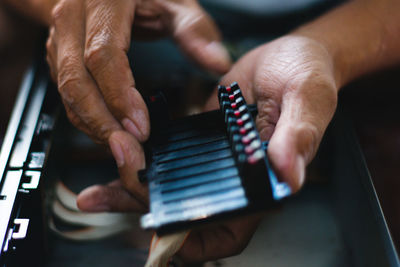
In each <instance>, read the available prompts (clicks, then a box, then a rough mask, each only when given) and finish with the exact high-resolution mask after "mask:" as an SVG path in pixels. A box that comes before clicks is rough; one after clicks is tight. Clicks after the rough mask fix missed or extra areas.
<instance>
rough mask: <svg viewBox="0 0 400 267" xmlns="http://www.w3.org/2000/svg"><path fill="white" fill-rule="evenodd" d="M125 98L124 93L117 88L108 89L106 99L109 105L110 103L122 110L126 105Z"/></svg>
mask: <svg viewBox="0 0 400 267" xmlns="http://www.w3.org/2000/svg"><path fill="white" fill-rule="evenodd" d="M124 100H125V99H124V98H123V97H122V95H121V94H120V93H118V92H116V91H115V90H108V92H107V93H106V94H105V101H106V102H107V104H108V105H110V106H111V107H112V108H113V109H117V110H121V109H123V107H124V105H125V101H124Z"/></svg>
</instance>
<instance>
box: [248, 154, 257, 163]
mask: <svg viewBox="0 0 400 267" xmlns="http://www.w3.org/2000/svg"><path fill="white" fill-rule="evenodd" d="M257 161H258V158H256V157H252V156H250V157H249V158H248V160H247V162H248V163H250V164H256V163H257Z"/></svg>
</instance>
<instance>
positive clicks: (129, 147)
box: [108, 131, 148, 203]
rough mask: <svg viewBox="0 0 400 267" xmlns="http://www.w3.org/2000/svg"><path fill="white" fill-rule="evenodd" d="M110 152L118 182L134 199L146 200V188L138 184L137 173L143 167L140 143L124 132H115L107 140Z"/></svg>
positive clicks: (143, 201)
mask: <svg viewBox="0 0 400 267" xmlns="http://www.w3.org/2000/svg"><path fill="white" fill-rule="evenodd" d="M108 143H109V146H110V148H111V152H112V154H113V156H114V158H115V161H116V162H117V165H118V171H119V175H120V180H121V183H122V185H123V186H124V188H126V189H127V190H128V191H129V192H130V193H131V194H132V195H133V196H134V197H135V198H136V199H138V200H139V201H141V202H142V203H146V202H147V200H148V192H147V187H146V186H144V185H143V184H141V183H140V182H139V179H138V174H137V173H138V171H139V170H141V169H143V168H144V167H145V159H144V152H143V149H142V146H141V145H140V143H139V142H138V141H137V140H136V139H135V138H134V137H133V136H132V135H131V134H129V133H127V132H125V131H115V132H113V133H112V134H111V135H110V137H109V139H108Z"/></svg>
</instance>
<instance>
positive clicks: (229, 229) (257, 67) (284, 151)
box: [78, 35, 337, 262]
mask: <svg viewBox="0 0 400 267" xmlns="http://www.w3.org/2000/svg"><path fill="white" fill-rule="evenodd" d="M233 81H237V82H238V83H239V85H240V86H241V88H242V90H243V91H244V95H245V97H246V100H247V101H248V102H249V103H251V102H256V103H257V106H258V110H259V115H258V117H257V118H256V123H257V127H258V130H259V131H260V133H261V137H262V139H263V140H268V139H270V144H269V149H268V156H269V158H270V160H271V162H272V164H273V166H274V168H275V170H276V171H277V173H278V175H279V176H280V177H281V179H282V180H283V181H286V182H288V183H289V184H290V186H291V187H292V189H293V191H294V192H296V191H298V190H299V189H300V187H301V185H302V184H303V182H304V177H305V166H306V165H307V164H308V163H309V162H310V160H311V159H312V158H313V157H314V154H315V152H316V150H317V148H318V145H319V143H320V140H321V138H322V135H323V133H324V131H325V129H326V127H327V125H328V123H329V121H330V120H331V118H332V116H333V113H334V110H335V107H336V101H337V87H336V85H335V79H334V74H333V69H332V65H331V59H330V57H329V55H328V53H327V52H326V50H325V49H324V48H323V47H322V46H321V45H320V44H318V43H317V42H315V41H313V40H311V39H308V38H305V37H300V36H294V35H293V36H286V37H283V38H280V39H277V40H275V41H273V42H271V43H268V44H265V45H262V46H260V47H258V48H256V49H254V50H252V51H250V52H249V53H247V54H246V55H245V56H244V57H243V58H241V59H240V60H239V61H238V62H237V63H236V64H235V65H234V66H233V68H232V69H231V70H230V71H229V72H228V73H227V74H226V75H225V76H224V77H223V78H222V80H221V83H222V84H225V85H228V84H230V83H231V82H233ZM217 107H218V104H217V96H216V93H215V95H214V96H212V97H211V98H210V101H209V102H208V104H207V107H206V108H207V109H215V108H217ZM115 134H119V135H121V137H120V138H121V139H122V138H124V137H123V136H124V135H126V134H125V133H123V132H120V133H115ZM125 138H127V137H126V136H125ZM130 148H132V150H131V151H129V150H126V151H124V153H125V156H126V158H129V162H130V164H129V162H128V164H124V165H120V169H119V170H120V174H121V175H122V176H124V175H127V176H128V177H134V180H137V175H136V171H137V170H138V169H140V168H141V167H143V166H144V160H143V155H142V151H141V148H140V146H135V145H133V144H132V146H130ZM138 155H141V156H138ZM137 188H141V189H140V190H138V191H140V193H139V192H136V193H134V195H130V194H129V193H127V192H126V191H125V190H124V189H122V188H119V189H116V188H115V187H114V188H113V189H112V190H113V193H112V194H110V193H109V190H110V188H109V187H107V186H95V187H92V188H88V189H86V190H85V191H83V192H82V193H81V194H80V196H79V198H78V204H79V207H80V208H81V209H83V210H87V211H91V210H98V207H103V208H104V207H107V210H121V209H120V208H119V207H124V206H126V205H125V204H122V203H121V202H122V199H126V200H127V201H129V202H132V201H133V200H134V199H135V200H137V202H135V203H132V204H130V205H129V207H130V208H131V210H134V211H140V212H142V211H144V210H145V209H146V205H145V204H144V205H143V206H142V207H141V208H138V209H136V207H138V206H139V204H138V202H139V200H138V199H139V198H142V199H143V203H144V202H145V198H146V197H145V195H146V188H144V187H141V186H140V187H139V186H138V187H137ZM117 190H121V192H119V193H117ZM129 195H130V196H131V197H130V198H129ZM117 196H118V197H117ZM120 196H124V197H122V198H121V197H120ZM139 196H140V197H139ZM88 203H90V205H88ZM122 210H124V209H122ZM261 219H262V214H256V215H252V216H247V217H243V218H237V219H235V220H231V221H229V222H225V223H219V224H215V225H211V226H207V227H206V228H203V229H199V230H195V231H193V232H191V234H190V235H189V237H188V239H187V240H186V242H185V244H184V246H183V247H182V248H181V250H180V251H179V252H178V256H180V257H181V258H182V259H183V260H184V261H186V262H202V261H207V260H213V259H218V258H222V257H227V256H231V255H235V254H238V253H240V252H241V251H242V250H243V249H244V248H245V247H246V245H247V243H248V242H249V240H250V238H251V236H252V235H253V234H254V232H255V230H256V228H257V225H258V224H259V222H260V221H261ZM220 244H224V246H220Z"/></svg>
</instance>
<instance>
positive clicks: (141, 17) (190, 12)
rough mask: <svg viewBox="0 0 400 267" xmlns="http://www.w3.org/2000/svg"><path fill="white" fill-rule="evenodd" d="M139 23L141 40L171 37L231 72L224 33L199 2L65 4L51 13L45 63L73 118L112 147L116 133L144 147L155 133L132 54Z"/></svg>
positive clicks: (211, 65)
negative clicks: (129, 53)
mask: <svg viewBox="0 0 400 267" xmlns="http://www.w3.org/2000/svg"><path fill="white" fill-rule="evenodd" d="M133 25H134V26H135V31H137V32H138V33H140V35H141V36H143V35H146V37H159V36H162V35H169V36H171V37H172V38H173V39H174V40H175V41H176V43H177V44H178V45H179V47H180V48H181V49H182V50H183V51H184V52H185V53H186V54H187V55H189V56H190V57H191V58H192V59H193V60H194V61H196V62H197V63H199V64H200V65H201V66H203V67H205V68H207V69H208V70H210V71H214V72H217V73H224V72H226V71H227V70H228V69H229V67H230V62H229V57H228V56H227V53H226V51H225V50H224V48H223V47H222V46H221V44H220V35H219V32H218V30H217V29H216V27H215V25H214V23H213V22H212V20H211V18H210V17H209V16H208V15H207V14H206V13H205V12H204V10H203V9H201V7H200V6H199V5H198V4H197V2H196V1H195V0H178V1H176V0H174V1H172V0H147V1H139V0H127V1H106V0H84V1H82V0H61V1H60V2H59V3H58V4H57V5H56V6H55V8H54V9H53V15H52V25H51V28H50V35H49V38H48V41H47V44H46V45H47V61H48V63H49V66H50V70H51V76H52V78H53V79H54V80H55V81H57V82H58V89H59V92H60V95H61V98H62V101H63V103H64V106H65V109H66V112H67V116H68V118H69V119H70V121H71V122H72V123H73V124H74V125H75V126H76V127H77V128H79V129H80V130H82V131H84V132H85V133H86V134H88V135H89V136H90V137H91V138H92V139H94V140H95V141H97V142H99V143H107V142H109V143H110V142H111V141H110V140H109V137H110V135H111V133H112V132H114V131H117V130H126V131H127V132H129V133H131V134H132V135H133V136H134V137H135V138H136V139H137V140H139V141H140V142H143V141H144V140H146V139H147V137H148V135H149V131H150V126H149V115H148V111H147V109H146V105H145V103H144V101H143V99H142V97H141V95H140V93H139V92H138V90H137V88H136V86H135V81H134V78H133V76H132V72H131V69H130V66H129V62H128V58H127V55H126V53H127V51H128V49H129V47H130V42H131V32H132V26H133ZM114 143H115V142H114ZM119 143H121V142H119ZM113 152H114V151H113Z"/></svg>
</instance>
